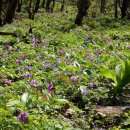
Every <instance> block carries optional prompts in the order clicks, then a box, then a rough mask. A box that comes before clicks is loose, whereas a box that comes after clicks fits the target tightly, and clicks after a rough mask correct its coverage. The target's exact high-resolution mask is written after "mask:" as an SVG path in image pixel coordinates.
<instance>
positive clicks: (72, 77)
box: [70, 76, 78, 82]
mask: <svg viewBox="0 0 130 130" xmlns="http://www.w3.org/2000/svg"><path fill="white" fill-rule="evenodd" d="M70 79H71V81H72V82H77V81H78V78H77V77H76V76H71V77H70Z"/></svg>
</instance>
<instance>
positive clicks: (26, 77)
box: [22, 72, 32, 79]
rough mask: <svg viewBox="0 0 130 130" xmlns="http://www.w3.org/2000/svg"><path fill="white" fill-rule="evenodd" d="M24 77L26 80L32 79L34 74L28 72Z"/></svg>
mask: <svg viewBox="0 0 130 130" xmlns="http://www.w3.org/2000/svg"><path fill="white" fill-rule="evenodd" d="M22 76H23V78H25V79H29V78H31V77H32V74H29V73H28V72H26V73H25V74H23V75H22Z"/></svg>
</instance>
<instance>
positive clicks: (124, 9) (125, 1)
mask: <svg viewBox="0 0 130 130" xmlns="http://www.w3.org/2000/svg"><path fill="white" fill-rule="evenodd" d="M127 5H128V0H123V3H122V7H121V18H122V19H123V18H125V17H126V11H127Z"/></svg>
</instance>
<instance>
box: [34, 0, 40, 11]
mask: <svg viewBox="0 0 130 130" xmlns="http://www.w3.org/2000/svg"><path fill="white" fill-rule="evenodd" d="M39 5H40V0H37V1H36V5H35V9H34V12H35V13H37V12H38V9H39Z"/></svg>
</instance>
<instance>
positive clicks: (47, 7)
mask: <svg viewBox="0 0 130 130" xmlns="http://www.w3.org/2000/svg"><path fill="white" fill-rule="evenodd" d="M51 1H52V0H47V2H46V12H49V11H50V4H51Z"/></svg>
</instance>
